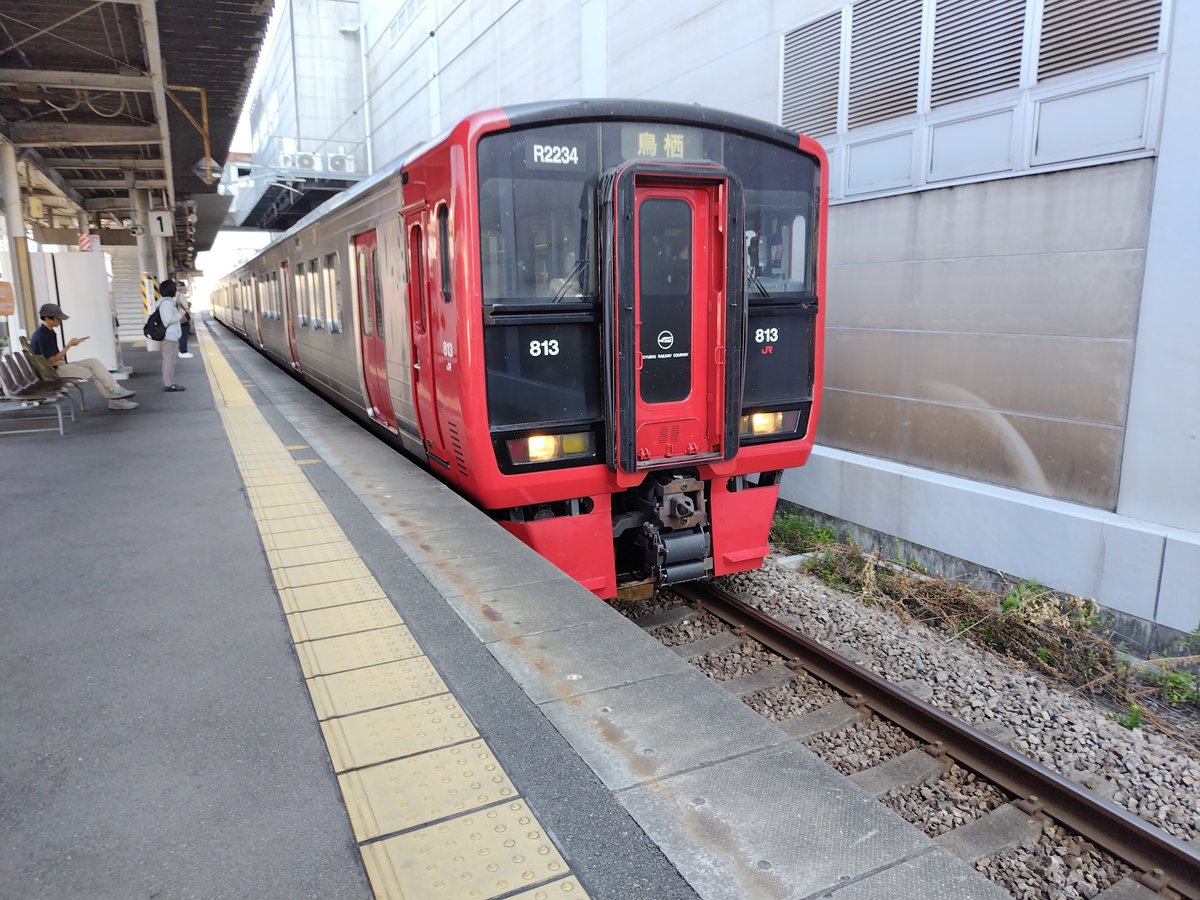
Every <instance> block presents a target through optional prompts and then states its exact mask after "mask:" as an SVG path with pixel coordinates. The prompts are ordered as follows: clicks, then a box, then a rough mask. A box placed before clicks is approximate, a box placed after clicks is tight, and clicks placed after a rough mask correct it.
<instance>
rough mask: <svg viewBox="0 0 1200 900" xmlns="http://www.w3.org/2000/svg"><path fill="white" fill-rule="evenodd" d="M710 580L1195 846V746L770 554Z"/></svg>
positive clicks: (1199, 838) (1199, 768)
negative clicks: (927, 693)
mask: <svg viewBox="0 0 1200 900" xmlns="http://www.w3.org/2000/svg"><path fill="white" fill-rule="evenodd" d="M717 583H718V584H719V585H720V586H722V587H724V588H725V589H726V590H729V591H731V592H733V593H735V594H737V595H739V596H741V597H742V598H743V599H745V600H746V601H747V602H749V603H751V604H752V605H754V606H757V607H758V608H760V609H762V610H763V611H765V612H767V613H768V614H769V615H772V616H774V617H776V618H778V619H781V620H783V621H785V622H788V623H789V624H792V625H793V626H794V627H796V628H798V629H799V630H801V631H803V632H804V633H806V634H808V635H811V636H812V637H813V638H815V639H816V640H818V641H820V642H821V643H823V644H825V645H826V646H828V647H830V648H831V649H833V650H835V651H838V652H840V653H843V654H846V653H851V655H852V656H853V657H854V658H855V660H856V661H857V662H859V663H860V664H861V665H864V666H866V667H867V668H868V669H870V670H872V671H874V672H875V673H876V674H878V675H880V676H882V677H884V678H887V679H888V680H889V681H891V682H893V683H903V682H905V681H909V680H915V681H918V682H923V683H925V684H927V685H928V686H929V688H930V690H931V691H932V696H931V697H930V698H929V702H930V703H932V704H934V705H935V706H938V707H939V708H941V709H944V710H946V711H947V712H949V713H951V714H953V715H954V716H956V717H958V718H959V719H962V720H964V721H966V722H968V723H971V724H973V725H974V726H975V727H977V728H980V729H981V730H983V731H987V732H989V733H991V734H993V735H1001V736H1004V737H1006V738H1010V741H1009V742H1010V743H1011V744H1012V746H1014V747H1015V748H1017V749H1019V750H1021V751H1022V752H1023V753H1025V754H1026V755H1028V756H1029V757H1030V758H1032V759H1035V760H1037V761H1038V762H1040V763H1042V764H1043V765H1045V766H1046V767H1047V768H1049V769H1051V770H1053V771H1056V772H1058V773H1059V774H1061V775H1063V776H1065V777H1067V778H1071V779H1073V780H1076V781H1078V782H1080V783H1084V784H1086V783H1088V781H1089V780H1092V781H1093V782H1094V783H1095V784H1097V785H1099V789H1100V790H1101V791H1102V793H1104V794H1106V795H1111V799H1112V801H1113V802H1114V803H1116V804H1117V805H1119V806H1122V807H1124V808H1125V809H1128V810H1130V811H1132V812H1134V813H1136V814H1138V815H1140V816H1142V817H1143V818H1145V819H1146V820H1147V821H1148V822H1151V823H1152V824H1154V825H1157V826H1159V827H1160V828H1162V829H1164V830H1165V831H1167V832H1169V833H1170V834H1173V835H1174V836H1176V837H1178V838H1180V839H1182V840H1185V841H1192V842H1197V843H1200V758H1198V754H1197V751H1196V749H1195V748H1193V747H1190V746H1188V745H1187V744H1184V743H1183V742H1180V741H1177V740H1174V739H1172V738H1170V737H1165V736H1163V735H1160V734H1156V733H1153V732H1148V731H1146V730H1143V729H1133V730H1130V729H1127V728H1124V727H1122V726H1121V725H1118V724H1117V723H1116V722H1114V721H1112V720H1111V719H1110V718H1109V711H1108V710H1105V709H1104V708H1102V707H1100V706H1097V705H1095V704H1093V703H1091V702H1090V701H1088V700H1086V699H1083V698H1081V697H1079V696H1076V695H1074V694H1072V693H1069V692H1067V691H1064V690H1062V689H1060V688H1058V687H1056V686H1054V685H1052V684H1050V683H1048V682H1047V681H1046V680H1044V679H1043V678H1042V677H1041V676H1040V675H1038V674H1037V673H1035V672H1032V671H1030V670H1029V669H1027V668H1024V667H1022V666H1021V665H1020V664H1018V663H1015V662H1012V661H1010V660H1006V659H1002V658H1000V657H997V656H995V655H993V654H992V653H990V652H989V651H987V650H984V649H981V648H979V647H977V646H976V645H975V644H973V643H971V641H970V638H969V635H968V636H966V637H956V636H953V635H949V634H945V633H941V632H938V631H936V630H935V629H932V628H930V627H928V626H926V625H924V624H922V623H920V622H916V621H911V620H905V619H902V618H900V617H898V616H896V615H894V614H892V613H891V612H888V611H885V610H883V609H880V608H876V607H872V606H868V605H866V604H865V603H864V602H863V601H862V599H860V598H856V597H854V596H852V595H849V594H846V593H843V592H841V591H837V590H833V589H832V588H829V587H827V586H826V585H825V584H823V583H822V582H820V581H819V580H817V579H816V578H814V577H812V576H810V575H807V574H805V573H803V572H800V571H798V570H796V569H792V568H790V567H787V566H781V565H779V563H778V562H776V561H775V560H774V559H771V558H768V560H767V561H766V564H765V565H764V566H763V568H762V569H759V570H758V571H756V572H750V573H744V574H740V575H734V576H729V577H727V578H723V579H718V580H717ZM742 659H743V661H744V656H743V657H742ZM735 674H740V673H735ZM724 677H733V676H732V674H729V675H726V676H724ZM1047 865H1049V863H1047ZM1068 880H1069V878H1068ZM1063 890H1066V888H1065V887H1064V888H1063ZM1062 896H1064V897H1067V896H1075V895H1073V894H1069V893H1064V894H1063V895H1062ZM1078 896H1089V894H1086V893H1083V894H1078Z"/></svg>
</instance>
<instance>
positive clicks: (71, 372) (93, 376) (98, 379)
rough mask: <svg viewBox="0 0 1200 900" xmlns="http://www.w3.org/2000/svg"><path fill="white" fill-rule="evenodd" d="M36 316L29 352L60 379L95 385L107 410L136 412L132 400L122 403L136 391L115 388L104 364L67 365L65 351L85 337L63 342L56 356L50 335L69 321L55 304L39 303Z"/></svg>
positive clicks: (55, 338) (90, 361)
mask: <svg viewBox="0 0 1200 900" xmlns="http://www.w3.org/2000/svg"><path fill="white" fill-rule="evenodd" d="M38 316H39V318H41V320H42V324H41V325H39V326H38V327H37V328H35V329H34V331H33V334H31V335H30V336H29V349H30V350H32V351H33V352H34V353H36V354H38V356H44V357H46V359H47V360H49V362H50V365H52V366H54V369H55V371H57V372H58V374H59V375H61V376H62V377H64V378H86V379H87V380H88V381H90V382H92V384H94V385H96V390H98V391H99V392H100V395H101V396H102V397H104V398H105V399H106V400H108V408H109V409H137V404H136V403H134V402H133V401H132V400H129V399H126V398H128V397H132V396H133V395H134V394H136V393H137V391H131V390H128V389H126V388H123V387H121V385H119V384H117V380H116V379H115V378H113V377H112V375H111V374H110V373H109V371H108V369H107V368H106V367H105V365H104V363H102V362H100V360H98V359H83V360H80V361H79V362H74V363H69V362H67V351H68V350H70V349H71V348H72V347H78V346H79V345H80V344H82V343H83V342H84V341H86V340H87V338H86V337H81V338H71V339H70V340H69V341H67V346H66V347H64V348H63V349H62V351H61V352H60V351H59V349H58V335H56V334H55V333H54V329H56V328H57V327H58V326H59V325H60V324H62V323H63V322H65V321H66V320H67V319H69V318H71V317H70V316H68V315H67V314H66V313H65V312H63V311H62V308H61V307H60V306H58V305H57V304H55V303H43V304H42V308H41V309H39V310H38Z"/></svg>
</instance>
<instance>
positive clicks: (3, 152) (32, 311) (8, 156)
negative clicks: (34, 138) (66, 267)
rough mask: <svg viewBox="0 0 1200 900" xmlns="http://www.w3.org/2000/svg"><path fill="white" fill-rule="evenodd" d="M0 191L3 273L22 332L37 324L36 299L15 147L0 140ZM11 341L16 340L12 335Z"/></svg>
mask: <svg viewBox="0 0 1200 900" xmlns="http://www.w3.org/2000/svg"><path fill="white" fill-rule="evenodd" d="M0 191H3V193H4V218H5V224H6V226H7V229H8V257H9V260H10V261H11V264H12V271H11V272H5V273H4V274H5V275H6V276H7V277H8V278H9V279H10V280H11V281H12V286H13V293H15V294H16V295H17V320H18V322H19V323H20V324H19V327H20V328H21V329H23V330H24V332H25V334H27V335H29V334H33V330H34V329H35V328H37V327H38V317H37V299H36V298H35V297H34V295H33V270H32V269H31V268H30V265H29V244H28V243H27V242H26V240H25V212H24V209H23V208H22V206H21V181H20V179H19V178H18V177H17V148H16V147H14V146H13V145H12V144H10V143H8V142H7V141H0ZM13 344H14V345H15V344H16V340H15V338H14V340H13Z"/></svg>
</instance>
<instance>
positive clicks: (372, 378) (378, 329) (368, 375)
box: [354, 230, 396, 430]
mask: <svg viewBox="0 0 1200 900" xmlns="http://www.w3.org/2000/svg"><path fill="white" fill-rule="evenodd" d="M354 283H355V288H356V291H355V292H356V294H357V296H358V335H359V337H358V339H359V342H360V344H361V347H362V361H363V380H364V382H365V383H366V388H367V404H368V406H369V407H370V409H369V412H370V414H371V418H372V419H374V420H375V421H376V422H378V423H380V424H381V425H384V426H386V427H388V428H391V429H393V430H394V429H395V427H396V415H395V413H394V412H393V411H392V397H391V394H390V393H389V392H388V378H387V345H386V344H385V342H384V331H383V290H382V284H381V282H380V280H379V254H378V245H377V240H376V236H375V232H374V230H372V231H367V232H364V233H363V234H356V235H355V236H354Z"/></svg>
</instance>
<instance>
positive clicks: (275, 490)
mask: <svg viewBox="0 0 1200 900" xmlns="http://www.w3.org/2000/svg"><path fill="white" fill-rule="evenodd" d="M304 482H305V483H304V484H270V485H266V486H265V487H249V486H247V488H246V496H248V497H249V498H250V502H251V503H252V504H253V505H254V506H257V507H259V508H264V509H265V508H268V507H272V506H293V505H295V504H297V503H313V502H320V500H321V495H320V494H318V493H317V492H316V491H315V490H313V487H312V485H311V484H309V483H308V479H307V478H306V479H304ZM321 505H322V506H324V504H321Z"/></svg>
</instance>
